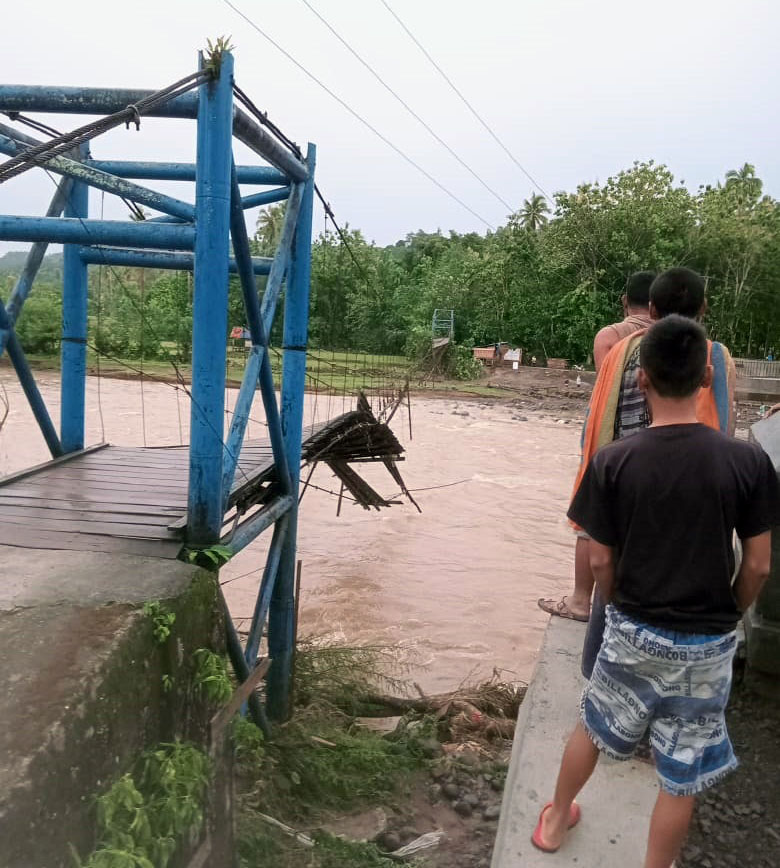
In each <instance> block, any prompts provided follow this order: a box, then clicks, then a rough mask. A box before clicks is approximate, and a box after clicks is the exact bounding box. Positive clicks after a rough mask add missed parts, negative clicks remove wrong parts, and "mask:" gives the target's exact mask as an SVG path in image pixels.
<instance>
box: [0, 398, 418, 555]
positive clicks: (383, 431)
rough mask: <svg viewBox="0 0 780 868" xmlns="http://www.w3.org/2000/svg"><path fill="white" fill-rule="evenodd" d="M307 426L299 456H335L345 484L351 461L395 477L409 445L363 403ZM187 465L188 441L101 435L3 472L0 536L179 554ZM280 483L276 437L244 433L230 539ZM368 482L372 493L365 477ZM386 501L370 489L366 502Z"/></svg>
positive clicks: (9, 540) (311, 459)
mask: <svg viewBox="0 0 780 868" xmlns="http://www.w3.org/2000/svg"><path fill="white" fill-rule="evenodd" d="M305 434H308V436H305V435H304V440H303V449H302V461H303V463H304V464H311V465H313V464H315V463H317V462H323V463H327V464H329V465H330V466H331V467H332V469H333V470H334V472H335V473H336V475H337V476H339V477H340V478H342V481H345V479H344V476H346V484H347V486H348V487H349V486H350V485H354V484H355V483H354V481H353V478H354V477H355V476H356V474H355V473H354V471H353V470H352V469H351V468H348V467H347V464H348V462H350V461H358V462H361V461H381V462H385V463H387V464H388V465H389V466H390V467H391V468H392V470H391V472H393V471H394V472H393V475H394V478H398V477H397V476H396V474H397V470H396V469H395V467H394V462H395V461H398V460H399V459H400V457H401V454H402V453H403V447H402V446H401V445H400V443H399V442H398V440H397V439H396V437H395V436H394V435H393V433H392V432H391V431H390V429H389V427H388V426H387V425H386V424H384V423H382V422H380V421H378V420H377V419H376V418H375V417H374V416H373V414H372V413H371V411H370V409H368V407H367V405H366V404H365V403H361V404H360V405H359V406H358V409H356V410H353V411H350V412H348V413H344V414H342V415H341V416H338V417H336V418H334V419H330V420H328V421H326V422H322V423H319V424H317V425H313V426H310V427H308V428H307V429H306V432H305ZM188 470H189V447H188V446H172V447H168V446H166V447H128V446H113V445H110V444H100V445H98V446H93V447H91V448H89V449H85V450H82V451H80V452H76V453H72V454H70V455H67V456H64V457H63V458H58V459H54V460H52V461H47V462H45V463H43V464H40V465H38V466H37V467H33V468H30V469H28V470H24V471H21V472H19V473H16V474H11V475H9V476H6V477H3V478H1V479H0V545H12V546H25V547H27V548H38V549H68V550H76V551H99V552H121V553H126V554H135V555H145V556H151V557H159V558H176V557H177V556H178V555H179V553H180V551H181V549H182V546H183V545H184V544H185V542H186V540H185V528H186V523H187V520H186V513H187V486H188ZM358 484H360V483H358ZM276 489H277V475H276V467H275V464H274V460H273V455H272V451H271V444H270V441H269V440H267V439H256V440H247V441H245V443H244V445H243V448H242V449H241V454H240V456H239V461H238V467H237V470H236V475H235V482H234V484H233V487H232V489H231V491H230V495H229V497H228V499H227V504H226V509H225V522H226V524H225V530H226V533H227V537H226V539H229V537H230V529H231V528H234V527H235V526H236V525H237V523H238V522H239V521H241V520H242V519H243V518H244V516H245V515H250V514H251V515H252V517H253V518H254V517H255V516H256V515H258V514H259V513H260V512H262V511H263V510H264V509H267V508H270V507H271V505H272V503H273V501H274V498H275V496H276V495H277V494H278V492H277V490H276ZM366 489H367V490H368V492H369V493H371V495H373V494H374V493H373V492H372V490H371V489H370V487H368V486H367V485H366V484H365V483H362V488H361V493H363V494H364V495H365V492H366ZM374 501H375V502H374ZM362 502H363V503H364V505H365V504H366V498H365V496H364V497H363V501H362ZM386 504H387V501H384V500H383V499H382V498H379V497H378V496H377V497H372V496H371V497H370V498H369V505H370V506H381V505H386Z"/></svg>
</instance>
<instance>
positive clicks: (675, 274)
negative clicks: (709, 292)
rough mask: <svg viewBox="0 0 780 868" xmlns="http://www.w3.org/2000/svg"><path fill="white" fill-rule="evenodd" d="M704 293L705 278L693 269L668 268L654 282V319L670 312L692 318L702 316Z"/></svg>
mask: <svg viewBox="0 0 780 868" xmlns="http://www.w3.org/2000/svg"><path fill="white" fill-rule="evenodd" d="M704 293H705V286H704V280H703V279H702V277H701V275H700V274H697V273H696V272H695V271H694V270H693V269H691V268H682V267H678V268H667V270H666V271H664V272H662V273H661V274H659V275H658V277H656V279H655V280H654V281H653V284H652V298H651V299H650V301H651V303H652V305H653V307H654V308H655V316H654V317H653V319H661V318H663V317H665V316H668V315H669V314H670V313H676V314H679V315H680V316H687V317H690V318H691V319H694V318H696V317H698V316H701V314H702V312H703V311H704V309H705V298H704Z"/></svg>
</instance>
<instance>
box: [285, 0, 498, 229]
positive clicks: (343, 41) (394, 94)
mask: <svg viewBox="0 0 780 868" xmlns="http://www.w3.org/2000/svg"><path fill="white" fill-rule="evenodd" d="M301 2H302V3H303V4H304V6H306V8H307V9H309V10H310V11H311V12H312V14H313V15H315V16H316V17H317V18H318V19H319V20H320V21H321V22H322V23H323V24H324V25H325V27H327V28H328V30H329V31H330V32H331V33H332V34H333V35H334V36H335V37H336V39H338V40H339V42H340V43H341V44H342V45H343V46H344V47H345V48H346V49H347V51H349V52H350V54H352V56H353V57H355V58H356V59H357V60H358V61H359V62H360V63H361V64H362V65H363V67H364V68H365V69H367V70H368V71H369V72H370V73H371V75H373V76H374V78H375V79H376V80H377V81H378V82H379V83H380V84H381V85H382V87H383V88H384V89H385V90H386V91H387V92H388V93H389V94H390V95H391V96H392V97H393V98H394V99H395V100H396V101H397V102H398V103H400V104H401V105H402V106H403V107H404V108H405V109H406V111H407V112H408V114H410V115H411V116H412V117H413V118H414V119H415V120H416V121H417V122H418V123H419V124H420V125H421V126H422V127H423V128H424V129H425V130H426V131H427V132H428V133H429V134H430V135H431V136H432V137H433V138H434V139H435V140H436V141H437V142H438V143H439V144H440V145H441V146H442V147H443V148H444V149H445V150H446V151H447V153H448V154H449V155H450V156H451V157H453V158H454V159H455V160H457V162H458V163H459V164H460V165H461V166H463V168H464V169H465V170H466V171H467V172H469V174H470V175H472V177H474V178H475V179H476V180H477V181H478V182H479V183H480V184H481V185H482V186H483V187H484V188H485V189H486V190H487V191H488V193H490V194H491V195H492V196H493V197H494V198H495V199H497V200H498V201H499V202H500V203H501V204H502V205H503V206H504V207H505V208H506V209H507V210H508V211H509V212H510V213H511V212H512V211H514V208H513V207H512V206H511V205H510V204H509V202H507V201H506V199H504V197H503V196H502V195H501V194H500V193H498V192H496V191H495V190H494V189H493V188H492V187H491V186H490V185H489V184H488V183H487V181H485V179H484V178H482V176H481V175H479V174H478V173H477V172H476V171H475V170H474V169H473V168H472V167H471V166H470V165H469V164H468V163H467V162H466V161H465V160H464V159H463V158H462V157H461V156H460V154H458V153H457V151H455V150H454V149H453V148H452V147H450V145H448V144H447V142H446V141H444V139H443V138H442V137H441V136H440V135H439V134H438V133H437V132H436V130H434V129H433V128H432V127H431V126H430V124H428V123H427V122H426V121H425V120H424V119H423V118H421V117H420V115H419V114H417V112H416V111H415V110H414V109H413V108H412V107H411V106H410V105H409V103H407V102H406V100H405V99H404V98H403V97H402V96H401V95H400V94H399V93H398V92H397V91H396V90H394V89H393V88H392V87H390V85H389V84H388V83H387V82H386V81H385V80H384V78H382V76H381V75H380V74H379V73H378V72H377V71H376V70H375V69H374V67H373V66H371V64H370V63H368V61H367V60H365V58H363V57H362V56H361V55H360V54H358V52H357V51H355V49H354V48H353V47H352V46H351V45H350V44H349V42H347V40H346V39H344V37H343V36H342V35H341V34H340V33H339V32H338V31H337V30H336V29H335V28H334V27H333V25H332V24H330V22H329V21H327V20H326V19H325V18H324V17H323V16H322V15H321V14H320V13H319V12H318V11H317V10H316V9H315V8H314V6H312V4H311V3H310V2H309V0H301Z"/></svg>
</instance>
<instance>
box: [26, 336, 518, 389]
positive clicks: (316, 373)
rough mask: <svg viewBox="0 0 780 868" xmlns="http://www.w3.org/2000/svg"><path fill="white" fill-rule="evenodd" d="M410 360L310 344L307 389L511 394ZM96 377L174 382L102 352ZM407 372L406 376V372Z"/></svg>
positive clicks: (237, 371) (93, 369)
mask: <svg viewBox="0 0 780 868" xmlns="http://www.w3.org/2000/svg"><path fill="white" fill-rule="evenodd" d="M171 354H172V355H173V352H172V353H171ZM246 358H247V356H246V352H245V350H244V349H243V348H233V347H231V348H230V349H229V351H228V361H227V378H228V384H229V385H232V386H238V385H240V383H241V378H242V376H243V374H244V368H245V365H246ZM28 359H29V361H30V364H31V365H32V366H33V367H34V368H36V369H38V370H59V366H60V359H59V356H54V355H41V354H38V355H36V354H30V355H28ZM87 367H88V369H89V372H90V373H91V374H97V372H98V358H97V356H96V354H95V353H94V352H93V351H92V350H88V352H87ZM281 367H282V360H281V350H278V351H276V350H272V351H271V369H272V371H273V374H274V382H275V383H276V385H277V386H279V384H280V383H281ZM177 368H178V371H179V373H180V374H181V376H182V377H183V378H184V380H185V381H186V382H190V379H191V375H192V367H191V365H189V364H183V363H182V364H178V363H177ZM412 368H413V365H412V362H410V360H409V359H407V358H406V357H405V356H384V355H375V354H371V353H357V352H335V351H333V350H320V349H316V348H310V349H309V351H308V355H307V365H306V373H307V380H306V389H307V391H324V392H330V393H334V394H338V395H341V394H345V393H346V394H354V393H355V392H357V391H359V390H363V391H366V392H368V393H371V392H373V391H378V390H381V389H388V388H393V387H395V388H401V387H403V386H404V384H405V382H406V379H407V377H409V378H410V385H411V388H412V391H414V392H426V391H436V392H451V393H452V394H453V395H457V394H464V395H476V396H479V397H485V398H511V397H513V396H514V393H513V392H510V391H507V390H505V389H498V388H488V387H487V386H486V385H485V384H484V382H483V381H482V380H481V379H477V380H452V379H439V378H436V379H433V380H431V379H426V380H419V379H417V378H416V377H415V376H414V374H413V372H412ZM99 370H100V374H101V376H105V377H115V376H118V377H132V378H135V377H138V376H139V375H140V374H139V372H140V371H143V374H144V376H145V377H148V378H149V379H153V380H160V381H164V382H176V381H177V373H176V369H175V368H174V366H173V365H172V364H171V362H170V361H169V360H167V359H145V360H143V361H141V360H140V359H135V358H117V359H116V360H114V359H108V358H106V357H105V356H104V357H102V358H101V359H100V360H99ZM410 374H411V376H410Z"/></svg>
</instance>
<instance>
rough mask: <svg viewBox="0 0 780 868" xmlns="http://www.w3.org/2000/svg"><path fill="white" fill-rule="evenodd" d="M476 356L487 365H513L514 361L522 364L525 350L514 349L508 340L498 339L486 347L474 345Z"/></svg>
mask: <svg viewBox="0 0 780 868" xmlns="http://www.w3.org/2000/svg"><path fill="white" fill-rule="evenodd" d="M473 353H474V358H475V359H479V361H480V362H482V364H483V365H484V366H485V367H491V368H492V367H498V366H501V367H510V368H511V367H513V365H514V363H515V362H517V363H518V364H522V361H523V351H522V350H521V349H519V348H518V349H512V347H511V345H510V344H508V343H507V342H506V341H498V342H497V343H495V344H490V345H489V346H486V347H474V350H473Z"/></svg>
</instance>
